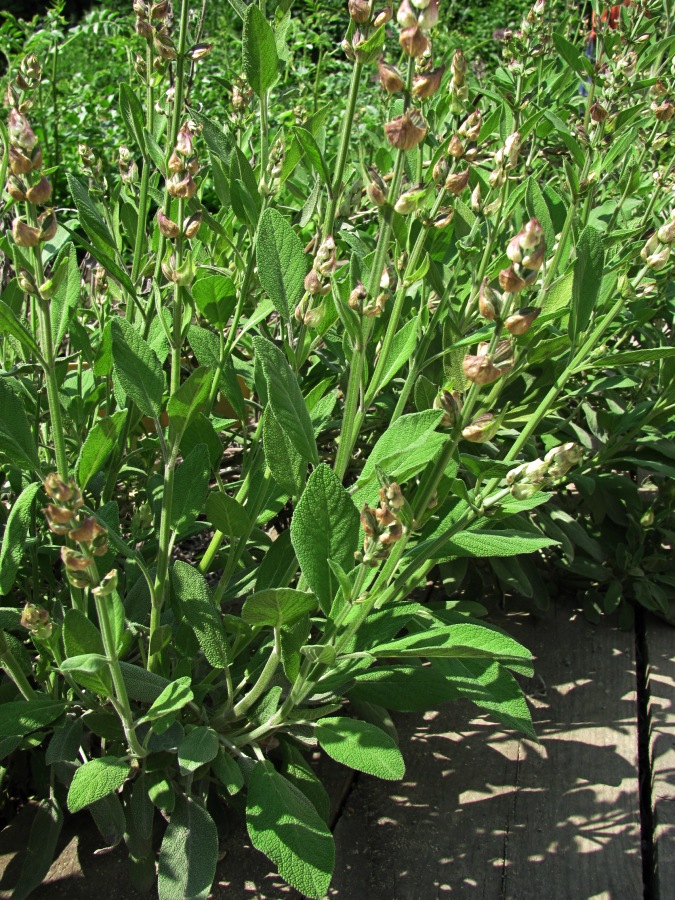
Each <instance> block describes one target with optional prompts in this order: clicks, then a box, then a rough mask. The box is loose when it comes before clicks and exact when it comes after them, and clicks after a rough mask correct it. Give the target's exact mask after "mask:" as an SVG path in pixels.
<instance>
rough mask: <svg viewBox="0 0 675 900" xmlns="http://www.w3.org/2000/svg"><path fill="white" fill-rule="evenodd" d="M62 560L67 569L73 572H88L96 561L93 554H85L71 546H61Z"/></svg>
mask: <svg viewBox="0 0 675 900" xmlns="http://www.w3.org/2000/svg"><path fill="white" fill-rule="evenodd" d="M61 561H62V562H63V564H64V566H65V567H66V569H68V570H69V571H71V572H86V571H87V569H88V568H89V566H90V565H91V564H92V563H93V562H94V560H93V559H92V557H91V556H85V555H84V554H83V553H80V552H79V551H77V550H72V549H71V548H70V547H61Z"/></svg>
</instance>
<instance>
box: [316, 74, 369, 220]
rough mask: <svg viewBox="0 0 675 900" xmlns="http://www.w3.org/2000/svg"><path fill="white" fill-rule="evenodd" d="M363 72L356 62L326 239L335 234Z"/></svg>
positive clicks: (327, 210) (336, 168)
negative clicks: (336, 216)
mask: <svg viewBox="0 0 675 900" xmlns="http://www.w3.org/2000/svg"><path fill="white" fill-rule="evenodd" d="M362 71H363V63H361V62H355V63H354V68H353V69H352V80H351V82H350V85H349V96H348V98H347V109H346V112H345V117H344V119H343V122H342V133H341V134H340V146H339V148H338V155H337V158H336V160H335V177H334V178H333V183H332V185H330V187H329V193H330V200H329V203H328V208H327V209H326V217H325V218H324V221H323V234H324V237H326V236H327V235H329V234H332V233H333V227H334V225H335V215H336V212H337V206H338V202H339V199H340V190H341V188H342V179H343V177H344V174H345V166H346V164H347V153H348V151H349V142H350V138H351V134H352V127H353V124H354V113H355V112H356V101H357V99H358V96H359V87H360V86H361V73H362Z"/></svg>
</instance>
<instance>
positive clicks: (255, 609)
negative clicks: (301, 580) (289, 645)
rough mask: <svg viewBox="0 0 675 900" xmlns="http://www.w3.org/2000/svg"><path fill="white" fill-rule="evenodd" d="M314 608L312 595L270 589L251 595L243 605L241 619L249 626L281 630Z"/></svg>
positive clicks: (302, 592)
mask: <svg viewBox="0 0 675 900" xmlns="http://www.w3.org/2000/svg"><path fill="white" fill-rule="evenodd" d="M316 607H317V600H316V597H315V596H314V594H308V593H305V591H296V590H294V589H293V588H271V589H270V590H266V591H258V592H257V593H256V594H251V595H250V597H248V598H247V600H246V602H245V603H244V606H243V608H242V611H241V617H242V619H243V620H244V621H245V622H248V624H249V625H270V626H271V627H272V628H281V626H282V625H292V624H293V622H297V620H298V619H301V618H302V617H303V616H304V615H306V614H307V613H310V612H313V611H314V610H315V609H316Z"/></svg>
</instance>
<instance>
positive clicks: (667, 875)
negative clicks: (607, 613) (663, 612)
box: [645, 616, 675, 900]
mask: <svg viewBox="0 0 675 900" xmlns="http://www.w3.org/2000/svg"><path fill="white" fill-rule="evenodd" d="M645 640H646V647H647V664H648V675H649V719H650V724H651V731H650V748H649V751H650V753H649V756H650V762H651V770H652V784H651V787H652V810H653V816H654V850H655V861H656V893H657V898H659V900H666V898H668V897H672V891H673V885H674V884H675V631H674V630H673V628H672V626H669V625H666V624H665V623H664V622H662V621H661V620H660V619H657V618H656V617H653V616H650V617H648V618H647V621H646V628H645Z"/></svg>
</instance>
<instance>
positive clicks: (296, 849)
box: [246, 760, 335, 900]
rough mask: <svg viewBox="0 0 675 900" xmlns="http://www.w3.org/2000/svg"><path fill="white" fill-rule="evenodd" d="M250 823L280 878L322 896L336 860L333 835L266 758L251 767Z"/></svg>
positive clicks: (308, 893)
mask: <svg viewBox="0 0 675 900" xmlns="http://www.w3.org/2000/svg"><path fill="white" fill-rule="evenodd" d="M246 826H247V828H248V833H249V836H250V838H251V842H252V844H253V846H254V847H255V848H256V849H257V850H260V852H261V853H264V854H265V856H267V857H269V859H271V860H272V862H273V863H274V864H275V865H276V866H277V868H278V870H279V874H280V875H281V877H282V878H284V879H285V880H286V881H287V882H288V883H289V884H291V885H292V886H293V887H294V888H297V890H299V891H301V892H302V893H303V894H305V895H306V896H308V897H313V898H316V900H320V898H322V897H323V896H324V894H325V893H326V891H327V890H328V886H329V884H330V879H331V875H332V873H333V865H334V862H335V849H334V843H333V835H332V834H331V833H330V831H329V830H328V828H327V826H326V823H325V822H324V821H323V820H322V818H321V816H320V815H319V814H318V812H317V811H316V809H315V808H314V806H313V805H312V804H311V803H310V801H309V800H308V799H307V797H306V796H305V795H304V794H303V793H302V792H301V791H299V790H298V788H297V787H296V786H295V785H294V784H292V783H291V782H290V781H288V780H287V779H286V778H284V776H283V775H280V774H279V773H278V772H277V771H276V769H275V768H274V766H273V764H272V763H271V762H269V761H268V760H264V761H262V762H258V763H256V764H255V766H254V767H253V770H252V772H251V777H250V780H249V786H248V798H247V804H246Z"/></svg>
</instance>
